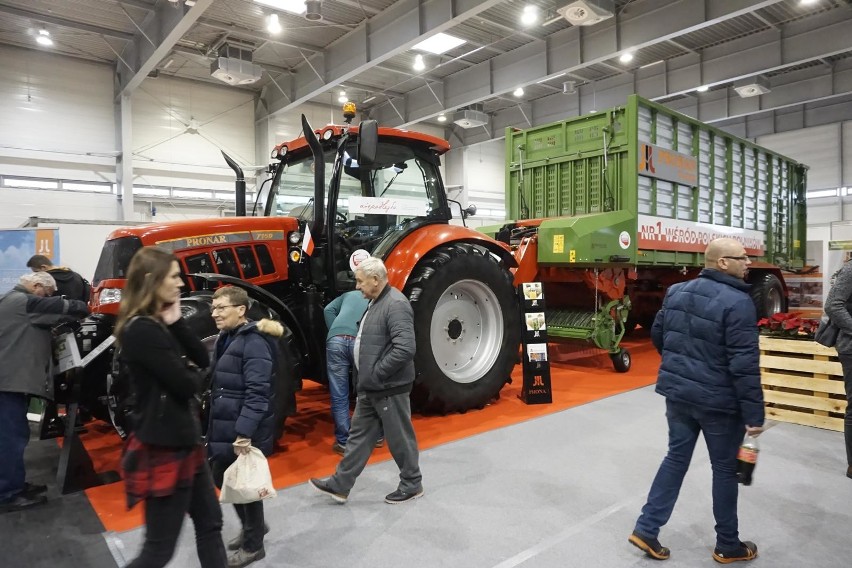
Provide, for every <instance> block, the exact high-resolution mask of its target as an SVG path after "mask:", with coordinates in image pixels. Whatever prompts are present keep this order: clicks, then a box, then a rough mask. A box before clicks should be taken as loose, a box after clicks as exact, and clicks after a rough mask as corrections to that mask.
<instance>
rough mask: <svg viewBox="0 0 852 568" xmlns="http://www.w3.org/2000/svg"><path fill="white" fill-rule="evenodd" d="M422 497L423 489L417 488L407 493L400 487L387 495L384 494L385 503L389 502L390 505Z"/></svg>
mask: <svg viewBox="0 0 852 568" xmlns="http://www.w3.org/2000/svg"><path fill="white" fill-rule="evenodd" d="M419 497H423V489H422V488H421V489H419V490H417V491H414V492H412V493H407V492H405V491H402V490H400V489H397V490H396V491H394V492H393V493H391V494H389V495H385V503H389V504H391V505H399V504H400V503H406V502H408V501H414V500H415V499H417V498H419Z"/></svg>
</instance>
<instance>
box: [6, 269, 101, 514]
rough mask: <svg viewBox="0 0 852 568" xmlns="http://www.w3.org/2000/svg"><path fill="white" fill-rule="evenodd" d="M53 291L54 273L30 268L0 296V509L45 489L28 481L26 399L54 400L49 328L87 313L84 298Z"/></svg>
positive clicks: (40, 496)
mask: <svg viewBox="0 0 852 568" xmlns="http://www.w3.org/2000/svg"><path fill="white" fill-rule="evenodd" d="M54 292H56V281H55V280H54V279H53V276H51V275H50V274H48V273H47V272H33V273H31V274H25V275H24V276H21V279H20V283H19V284H18V285H17V286H15V287H14V288H13V289H12V290H10V291H9V292H6V293H5V294H2V295H0V456H2V459H0V513H5V512H9V511H20V510H22V509H28V508H30V507H33V506H36V505H40V504H42V503H44V502H45V501H46V498H45V495H44V493H45V491H46V489H47V488H46V487H45V486H44V485H34V484H31V483H27V481H26V469H25V467H24V450H25V449H26V447H27V443H28V442H29V440H30V426H29V422H28V421H27V406H28V403H29V400H28V399H29V397H31V396H35V397H41V398H45V399H48V400H53V353H52V349H51V347H52V344H51V336H50V328H51V327H52V326H53V325H56V324H57V323H59V322H61V321H63V320H69V319H76V318H77V317H78V316H79V317H82V316H85V315H87V314H88V313H89V309H88V308H87V307H86V304H85V302H82V301H80V300H66V299H63V298H61V297H58V296H57V297H50V296H52V295H53V293H54Z"/></svg>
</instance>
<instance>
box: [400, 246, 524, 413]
mask: <svg viewBox="0 0 852 568" xmlns="http://www.w3.org/2000/svg"><path fill="white" fill-rule="evenodd" d="M405 294H406V296H407V297H408V298H409V300H410V301H411V305H412V307H413V309H414V331H415V335H416V337H417V354H416V355H415V358H414V364H415V367H416V370H417V378H416V380H415V383H414V390H413V392H412V394H411V400H412V406H413V407H414V408H415V409H417V410H419V411H420V412H423V413H427V414H447V413H450V412H465V411H467V410H470V409H474V408H482V407H483V406H485V404H487V403H488V402H489V401H491V400H493V399H495V398H497V396H499V393H500V390H501V389H502V388H503V386H504V385H505V384H506V383H507V382H509V380H510V374H511V372H512V367H513V366H514V365H515V362H516V359H517V353H518V344H519V342H520V312H519V309H518V300H517V296H516V294H515V290H514V286H513V284H512V276H511V274H510V273H509V271H508V270H505V269H504V268H503V267H502V266H501V265H500V264H499V262H498V261H497V260H496V259H495V258H494V257H493V256H492V255H491V254H490V253H489V252H488V251H487V250H485V249H483V248H481V247H477V246H474V245H470V244H466V243H454V244H451V245H447V246H441V247H438V248H437V249H435V250H434V251H432V252H431V253H429V254H428V255H426V256H425V257H424V258H423V260H422V261H420V263H418V265H417V266H416V267H415V269H414V272H413V273H412V275H411V278H409V280H408V283H407V285H406V287H405Z"/></svg>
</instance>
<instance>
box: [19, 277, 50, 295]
mask: <svg viewBox="0 0 852 568" xmlns="http://www.w3.org/2000/svg"><path fill="white" fill-rule="evenodd" d="M19 282H20V283H21V284H29V285H30V286H35V285H36V284H41V285H42V286H44V287H45V288H47V289H48V290H53V291H54V292H55V291H56V280H54V279H53V276H51V275H50V274H49V273H47V272H30V273H29V274H24V275H23V276H21V278H20V280H19Z"/></svg>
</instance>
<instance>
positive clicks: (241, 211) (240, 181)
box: [220, 150, 246, 217]
mask: <svg viewBox="0 0 852 568" xmlns="http://www.w3.org/2000/svg"><path fill="white" fill-rule="evenodd" d="M220 152H222V151H221V150H220ZM222 156H223V157H224V158H225V161H226V162H228V165H229V166H231V169H232V170H234V173H235V174H237V181H236V182H235V184H234V189H235V190H236V197H235V198H234V199H235V201H236V203H234V207H235V208H236V213H237V217H245V216H246V176H245V174H243V169H242V168H241V167H240V166H239V165H237V163H236V162H235V161H234V160H233V159H231V157H230V156H229V155H228V154H226V153H225V152H222Z"/></svg>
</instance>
